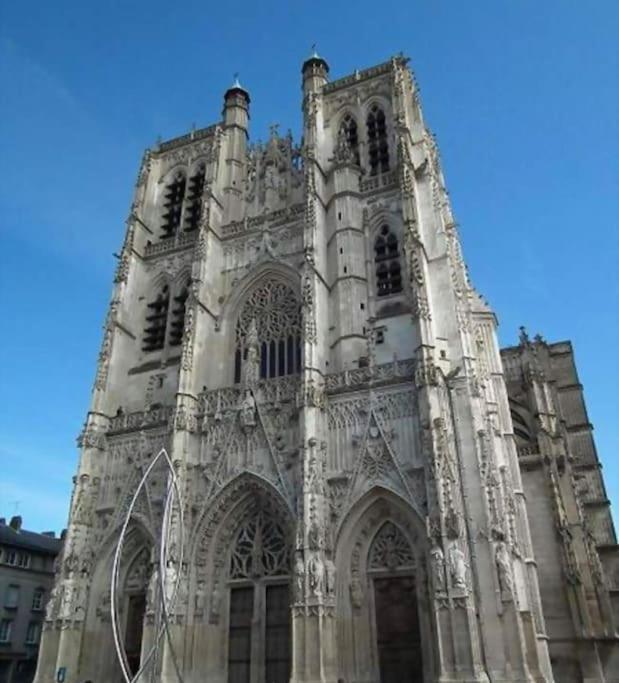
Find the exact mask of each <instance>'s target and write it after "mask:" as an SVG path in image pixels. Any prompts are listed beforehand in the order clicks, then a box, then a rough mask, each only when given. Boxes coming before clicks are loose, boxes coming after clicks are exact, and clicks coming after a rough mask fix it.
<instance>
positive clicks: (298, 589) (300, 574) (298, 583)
mask: <svg viewBox="0 0 619 683" xmlns="http://www.w3.org/2000/svg"><path fill="white" fill-rule="evenodd" d="M294 580H295V599H296V600H297V602H302V601H303V599H304V598H305V563H304V562H303V554H302V553H297V556H296V558H295V562H294Z"/></svg>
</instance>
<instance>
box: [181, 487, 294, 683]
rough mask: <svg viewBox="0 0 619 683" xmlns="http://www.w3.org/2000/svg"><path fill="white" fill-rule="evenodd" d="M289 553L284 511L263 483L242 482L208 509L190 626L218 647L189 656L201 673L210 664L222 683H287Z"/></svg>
mask: <svg viewBox="0 0 619 683" xmlns="http://www.w3.org/2000/svg"><path fill="white" fill-rule="evenodd" d="M217 510H219V512H218V513H217V512H215V511H217ZM291 547H292V518H291V515H290V511H289V509H288V506H287V504H286V502H285V501H284V499H283V498H282V497H281V496H280V494H279V493H278V492H277V491H275V489H272V488H271V485H270V484H269V483H267V482H265V481H262V480H260V479H259V478H258V477H255V476H249V475H244V476H243V475H242V476H240V477H238V478H237V479H235V480H233V481H232V482H230V484H228V485H227V486H226V487H225V488H224V489H223V490H222V491H221V492H220V493H219V494H218V496H217V497H216V499H215V501H214V502H212V503H211V505H210V506H209V509H208V511H207V512H206V515H205V517H204V518H203V519H202V520H201V522H200V526H199V532H198V534H197V537H196V539H195V554H194V565H195V566H194V573H195V577H194V578H195V581H194V584H195V597H194V604H195V612H194V622H196V623H197V624H198V625H199V624H201V623H202V624H204V626H203V627H202V628H203V629H205V628H206V624H208V632H209V633H210V634H211V635H210V637H209V638H208V641H210V642H209V645H210V644H211V643H218V644H219V646H218V647H213V650H211V651H209V652H208V653H207V656H206V657H205V656H204V655H205V653H204V650H202V651H201V652H200V656H199V657H198V656H196V657H194V661H195V662H196V663H197V662H198V661H199V662H200V664H199V667H200V668H201V669H202V667H203V662H204V660H205V659H209V660H210V664H208V666H213V667H215V668H217V669H218V671H220V672H222V673H223V672H224V671H225V672H226V674H225V676H223V677H222V678H221V680H222V681H224V680H225V681H228V683H253V682H254V681H258V682H260V683H267V682H268V683H288V681H289V679H290V664H291V661H290V660H291V625H290V562H291V559H290V549H291ZM204 633H206V630H204ZM209 645H207V648H208V647H209ZM204 672H206V669H204ZM195 673H197V674H198V673H202V670H201V671H200V672H198V671H196V672H195ZM217 680H219V678H218V679H217Z"/></svg>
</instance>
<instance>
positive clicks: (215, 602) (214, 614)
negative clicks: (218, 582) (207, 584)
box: [210, 586, 221, 624]
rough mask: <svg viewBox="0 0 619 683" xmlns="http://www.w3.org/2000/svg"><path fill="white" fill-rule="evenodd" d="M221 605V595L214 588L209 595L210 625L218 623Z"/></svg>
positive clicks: (216, 588)
mask: <svg viewBox="0 0 619 683" xmlns="http://www.w3.org/2000/svg"><path fill="white" fill-rule="evenodd" d="M220 603H221V595H220V592H219V587H218V586H215V588H214V589H213V592H212V594H211V614H210V622H211V624H217V623H218V622H219V610H220Z"/></svg>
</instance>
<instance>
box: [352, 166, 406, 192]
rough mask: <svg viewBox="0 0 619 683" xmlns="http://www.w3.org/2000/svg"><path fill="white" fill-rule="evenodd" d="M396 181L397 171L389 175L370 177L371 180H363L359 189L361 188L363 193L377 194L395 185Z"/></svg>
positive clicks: (390, 172) (394, 170)
mask: <svg viewBox="0 0 619 683" xmlns="http://www.w3.org/2000/svg"><path fill="white" fill-rule="evenodd" d="M396 181H397V170H396V169H393V170H392V171H388V172H387V173H381V174H380V175H375V176H370V177H369V178H365V179H364V180H361V181H360V183H359V187H360V188H361V192H376V191H378V190H384V189H385V188H387V187H391V186H392V185H395V184H396Z"/></svg>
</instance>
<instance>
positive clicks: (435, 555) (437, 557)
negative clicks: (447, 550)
mask: <svg viewBox="0 0 619 683" xmlns="http://www.w3.org/2000/svg"><path fill="white" fill-rule="evenodd" d="M430 560H431V567H432V583H433V585H434V592H435V593H444V592H445V591H446V590H447V582H446V579H445V556H444V555H443V550H442V548H441V547H440V546H439V545H438V544H437V545H434V546H432V549H431V550H430Z"/></svg>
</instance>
